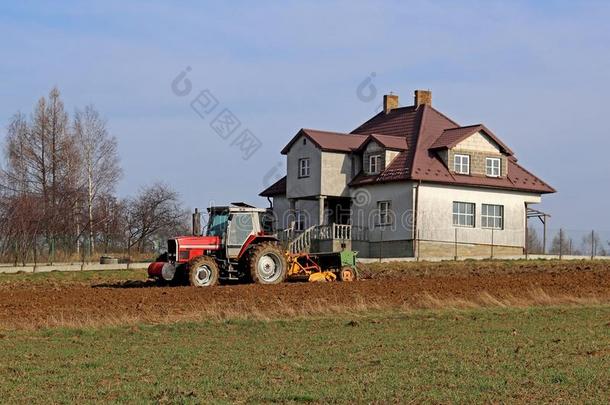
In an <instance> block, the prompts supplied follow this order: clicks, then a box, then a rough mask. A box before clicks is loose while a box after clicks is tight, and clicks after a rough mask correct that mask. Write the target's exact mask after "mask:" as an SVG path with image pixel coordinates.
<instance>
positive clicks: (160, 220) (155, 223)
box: [126, 183, 188, 253]
mask: <svg viewBox="0 0 610 405" xmlns="http://www.w3.org/2000/svg"><path fill="white" fill-rule="evenodd" d="M126 223H127V249H128V252H129V253H130V252H131V248H132V247H134V246H137V248H138V251H139V252H143V251H144V248H145V247H146V245H147V244H149V243H151V242H153V237H156V238H157V239H161V238H162V237H166V236H167V235H168V234H172V233H182V232H184V229H185V226H187V225H186V224H188V212H187V211H186V210H185V209H184V208H183V207H182V204H181V202H180V200H179V195H178V193H177V192H176V191H174V190H172V189H171V188H170V187H169V186H168V185H166V184H164V183H154V184H152V185H151V186H147V187H144V188H142V189H141V190H140V192H139V193H138V195H137V196H136V197H135V198H133V199H131V200H129V201H128V202H127V211H126Z"/></svg>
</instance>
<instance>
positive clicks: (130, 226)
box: [0, 88, 188, 263]
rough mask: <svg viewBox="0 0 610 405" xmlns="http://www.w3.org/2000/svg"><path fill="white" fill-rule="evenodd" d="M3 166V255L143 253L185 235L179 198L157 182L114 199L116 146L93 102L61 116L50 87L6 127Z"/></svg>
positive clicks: (0, 191) (20, 257) (20, 258)
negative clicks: (28, 111) (27, 111)
mask: <svg viewBox="0 0 610 405" xmlns="http://www.w3.org/2000/svg"><path fill="white" fill-rule="evenodd" d="M4 161H5V162H4V165H3V167H2V168H0V256H2V258H3V259H4V260H7V259H11V260H12V261H15V262H24V263H25V262H27V261H42V260H48V261H51V262H52V261H54V260H56V259H57V258H67V257H70V256H74V255H78V256H79V257H83V258H85V257H90V256H92V255H94V254H95V253H96V252H119V251H121V252H126V253H131V252H132V250H137V251H138V252H145V251H148V250H152V249H154V248H156V247H157V246H156V245H157V244H158V243H159V240H161V239H162V238H165V237H166V236H167V235H168V234H171V233H174V232H182V231H184V230H185V229H184V228H185V227H186V224H187V223H188V220H187V218H188V214H187V212H186V211H185V210H184V208H183V207H182V204H181V202H180V199H179V196H178V194H177V193H176V192H175V191H173V190H172V189H171V188H170V187H168V186H167V185H165V184H161V183H154V184H152V185H150V186H147V187H143V188H142V189H141V190H140V191H139V193H138V194H137V195H135V196H133V197H129V198H124V199H119V198H118V197H117V196H116V194H115V191H116V185H117V183H118V181H119V179H120V178H121V175H122V171H121V167H120V163H119V155H118V144H117V140H116V138H115V137H113V136H111V135H110V134H109V132H108V129H107V125H106V122H105V120H104V119H102V117H101V116H100V114H99V112H98V111H97V110H96V109H95V107H93V106H92V105H89V106H86V107H85V108H83V109H77V110H76V111H75V113H74V114H73V116H72V117H70V116H69V114H68V113H67V112H66V111H65V108H64V103H63V101H62V99H61V95H60V92H59V90H58V89H57V88H54V89H53V90H51V92H50V93H49V95H48V97H46V98H45V97H42V98H40V100H39V101H38V103H37V104H36V106H35V107H34V109H33V112H32V113H31V115H30V116H26V115H24V114H22V113H17V114H15V115H14V116H13V117H12V118H11V120H10V123H9V125H8V127H7V136H6V139H5V142H4Z"/></svg>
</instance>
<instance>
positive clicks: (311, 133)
mask: <svg viewBox="0 0 610 405" xmlns="http://www.w3.org/2000/svg"><path fill="white" fill-rule="evenodd" d="M301 135H303V136H305V137H307V138H308V139H309V140H311V142H313V143H314V144H315V145H316V146H317V147H318V148H320V149H321V150H323V151H326V152H351V151H353V150H356V149H358V147H359V146H360V145H361V144H362V142H364V140H365V139H366V136H364V135H359V136H354V135H352V134H344V133H341V132H329V131H319V130H317V129H308V128H303V129H301V130H300V131H299V132H297V134H296V135H295V136H294V137H293V138H292V139H291V140H290V142H288V145H286V146H285V147H284V149H282V154H283V155H285V154H287V153H288V151H289V150H290V148H291V147H292V145H293V144H294V143H295V142H296V141H297V139H299V137H300V136H301Z"/></svg>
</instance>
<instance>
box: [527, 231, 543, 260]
mask: <svg viewBox="0 0 610 405" xmlns="http://www.w3.org/2000/svg"><path fill="white" fill-rule="evenodd" d="M527 251H528V253H538V254H540V253H542V241H541V240H540V237H538V231H536V229H535V228H532V227H528V228H527Z"/></svg>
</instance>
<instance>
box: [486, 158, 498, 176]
mask: <svg viewBox="0 0 610 405" xmlns="http://www.w3.org/2000/svg"><path fill="white" fill-rule="evenodd" d="M500 167H501V161H500V158H487V159H485V172H486V173H487V175H488V176H489V177H500V172H501V170H500Z"/></svg>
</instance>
